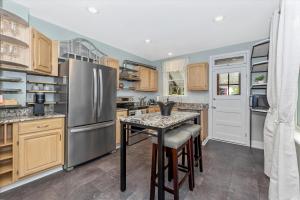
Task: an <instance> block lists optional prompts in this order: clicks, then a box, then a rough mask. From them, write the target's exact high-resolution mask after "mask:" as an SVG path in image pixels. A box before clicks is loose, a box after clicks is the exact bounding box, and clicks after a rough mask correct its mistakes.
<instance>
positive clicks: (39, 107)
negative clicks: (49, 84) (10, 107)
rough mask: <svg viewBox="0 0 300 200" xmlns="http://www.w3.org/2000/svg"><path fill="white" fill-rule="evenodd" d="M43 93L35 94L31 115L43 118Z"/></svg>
mask: <svg viewBox="0 0 300 200" xmlns="http://www.w3.org/2000/svg"><path fill="white" fill-rule="evenodd" d="M44 103H45V93H35V96H34V106H33V115H35V116H43V115H45V104H44Z"/></svg>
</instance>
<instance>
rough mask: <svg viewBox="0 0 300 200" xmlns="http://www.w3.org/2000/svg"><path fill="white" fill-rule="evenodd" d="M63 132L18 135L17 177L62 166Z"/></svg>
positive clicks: (50, 131)
mask: <svg viewBox="0 0 300 200" xmlns="http://www.w3.org/2000/svg"><path fill="white" fill-rule="evenodd" d="M62 134H63V131H62V129H55V130H48V131H43V132H36V133H30V134H24V135H19V177H24V176H27V175H30V174H33V173H36V172H39V171H42V170H45V169H48V168H51V167H54V166H58V165H62V164H63V142H62V138H63V135H62Z"/></svg>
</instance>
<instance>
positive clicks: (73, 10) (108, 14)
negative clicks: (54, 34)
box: [15, 0, 279, 60]
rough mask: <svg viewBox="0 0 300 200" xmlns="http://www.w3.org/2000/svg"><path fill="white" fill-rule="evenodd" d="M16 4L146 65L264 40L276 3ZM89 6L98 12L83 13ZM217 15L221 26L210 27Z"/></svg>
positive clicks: (128, 0)
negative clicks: (127, 53)
mask: <svg viewBox="0 0 300 200" xmlns="http://www.w3.org/2000/svg"><path fill="white" fill-rule="evenodd" d="M15 1H16V2H18V3H20V4H22V5H24V6H26V7H28V8H29V9H30V13H31V14H32V15H33V16H36V17H39V18H41V19H44V20H46V21H49V22H51V23H53V24H57V25H60V26H62V27H65V28H68V29H70V30H73V31H75V32H78V33H80V34H83V35H86V36H88V37H91V38H94V39H96V40H99V41H101V42H104V43H106V44H109V45H111V46H114V47H117V48H120V49H122V50H125V51H128V52H130V53H133V54H135V55H138V56H141V57H143V58H146V59H148V60H158V59H163V58H166V57H168V52H172V53H173V56H177V55H182V54H187V53H192V52H198V51H203V50H207V49H213V48H218V47H223V46H227V45H232V44H238V43H242V42H248V41H253V40H257V39H262V38H266V37H268V31H269V22H270V18H271V15H272V12H273V11H274V10H275V8H277V7H278V5H279V0H51V1H49V0H15ZM88 6H94V7H96V8H98V9H99V13H98V14H96V15H93V14H91V13H89V12H87V7H88ZM218 15H223V16H224V21H222V22H220V23H216V22H214V20H213V19H214V17H215V16H218ZM147 38H149V39H151V43H150V44H146V43H145V39H147Z"/></svg>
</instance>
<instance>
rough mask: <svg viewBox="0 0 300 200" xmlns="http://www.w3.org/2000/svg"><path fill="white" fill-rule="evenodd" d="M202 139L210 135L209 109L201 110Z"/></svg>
mask: <svg viewBox="0 0 300 200" xmlns="http://www.w3.org/2000/svg"><path fill="white" fill-rule="evenodd" d="M200 115H201V119H200V121H201V122H200V123H201V141H202V142H203V141H204V140H205V139H206V138H207V136H208V109H204V110H201V114H200Z"/></svg>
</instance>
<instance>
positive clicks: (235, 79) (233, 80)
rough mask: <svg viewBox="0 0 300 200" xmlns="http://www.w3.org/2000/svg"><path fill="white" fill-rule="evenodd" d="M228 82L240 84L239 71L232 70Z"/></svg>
mask: <svg viewBox="0 0 300 200" xmlns="http://www.w3.org/2000/svg"><path fill="white" fill-rule="evenodd" d="M229 84H240V73H239V72H233V73H230V74H229Z"/></svg>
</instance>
